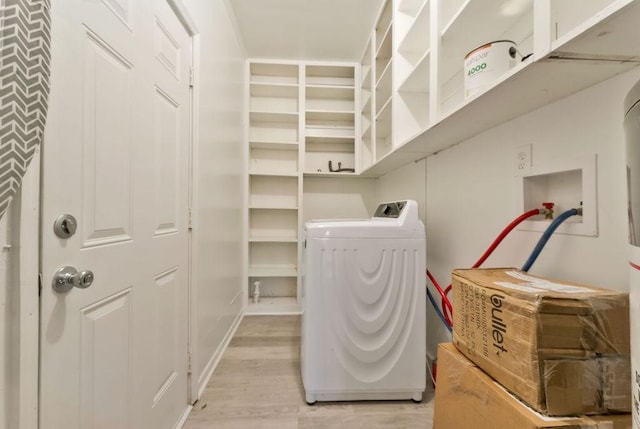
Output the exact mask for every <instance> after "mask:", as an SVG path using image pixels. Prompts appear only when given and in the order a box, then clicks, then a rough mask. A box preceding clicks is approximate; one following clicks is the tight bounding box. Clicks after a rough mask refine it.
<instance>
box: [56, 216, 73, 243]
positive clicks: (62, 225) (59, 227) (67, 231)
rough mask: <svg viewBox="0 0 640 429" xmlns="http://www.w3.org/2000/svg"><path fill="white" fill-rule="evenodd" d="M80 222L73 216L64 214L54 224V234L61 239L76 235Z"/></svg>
mask: <svg viewBox="0 0 640 429" xmlns="http://www.w3.org/2000/svg"><path fill="white" fill-rule="evenodd" d="M77 228H78V221H76V218H75V217H73V215H70V214H68V213H67V214H63V215H60V216H58V219H56V221H55V222H54V223H53V232H54V233H55V234H56V235H57V236H58V237H60V238H69V237H71V236H72V235H73V234H75V233H76V229H77Z"/></svg>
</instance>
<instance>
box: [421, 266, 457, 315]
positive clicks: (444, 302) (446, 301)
mask: <svg viewBox="0 0 640 429" xmlns="http://www.w3.org/2000/svg"><path fill="white" fill-rule="evenodd" d="M427 276H428V277H429V280H431V283H433V285H434V286H435V287H436V290H437V291H438V293H439V294H440V297H441V298H442V310H443V311H442V315H443V316H444V319H445V320H446V322H447V324H448V325H449V326H453V321H452V320H451V317H450V316H449V314H453V307H452V306H451V301H449V298H448V297H447V295H446V294H445V292H444V291H443V290H442V286H440V284H439V283H438V281H437V280H436V279H435V277H433V275H432V274H431V272H430V271H429V270H427ZM445 309H446V311H445Z"/></svg>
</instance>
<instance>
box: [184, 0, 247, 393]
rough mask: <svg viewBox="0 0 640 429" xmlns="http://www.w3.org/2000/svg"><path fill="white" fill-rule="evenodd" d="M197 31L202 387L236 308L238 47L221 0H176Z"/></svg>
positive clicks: (198, 375)
mask: <svg viewBox="0 0 640 429" xmlns="http://www.w3.org/2000/svg"><path fill="white" fill-rule="evenodd" d="M183 2H184V5H185V6H186V7H187V9H188V11H189V13H190V15H191V17H192V18H193V19H194V21H195V24H196V26H197V27H198V30H199V31H200V34H199V36H198V39H199V42H198V43H199V60H197V61H199V67H198V68H197V69H196V91H198V95H197V97H198V106H197V108H198V109H199V127H198V130H197V136H196V137H197V139H198V140H197V142H196V146H197V148H196V151H197V152H196V163H197V165H196V169H197V181H196V183H195V191H196V199H195V201H196V208H195V210H196V211H195V213H194V221H195V224H194V227H195V228H194V239H195V249H196V252H195V260H194V263H195V270H196V276H195V278H194V282H195V295H196V296H195V300H194V301H192V302H195V303H196V306H195V308H194V310H195V312H196V318H197V320H196V326H195V329H196V333H195V334H196V335H195V337H196V344H195V352H196V355H195V356H194V362H193V369H194V379H193V381H194V382H196V383H198V387H199V388H200V390H201V388H203V387H204V386H203V384H204V383H206V381H207V378H208V377H209V375H210V372H211V370H212V369H213V365H214V363H215V359H216V357H217V356H218V354H219V353H220V352H221V345H222V344H223V341H224V339H225V336H226V335H227V334H228V332H229V330H230V328H231V327H232V325H233V322H234V320H236V318H237V317H238V316H239V314H240V312H241V309H242V295H241V294H242V285H243V284H244V282H243V276H242V255H243V253H242V237H243V212H244V210H243V206H242V205H243V158H244V156H243V149H242V148H243V139H244V125H243V118H244V116H243V107H244V99H245V95H244V61H245V58H246V55H245V52H244V48H243V47H242V44H241V42H240V40H239V38H238V37H237V33H236V30H235V27H234V22H233V20H232V18H231V16H230V15H229V10H228V9H227V4H226V1H224V0H183Z"/></svg>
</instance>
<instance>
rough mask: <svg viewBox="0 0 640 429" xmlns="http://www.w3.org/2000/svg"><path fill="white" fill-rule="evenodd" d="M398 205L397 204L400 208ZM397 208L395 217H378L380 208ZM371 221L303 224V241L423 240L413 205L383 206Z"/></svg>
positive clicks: (315, 221)
mask: <svg viewBox="0 0 640 429" xmlns="http://www.w3.org/2000/svg"><path fill="white" fill-rule="evenodd" d="M400 203H401V204H400ZM398 204H399V205H400V206H401V212H400V213H399V215H398V216H397V217H380V216H381V215H380V214H378V211H380V208H381V207H386V206H389V205H395V206H397V205H398ZM378 211H377V212H376V215H374V216H373V217H372V218H371V219H341V220H340V219H327V220H312V221H309V222H307V223H305V225H304V228H305V236H306V237H307V238H424V237H425V231H424V225H423V224H422V222H421V221H420V219H419V218H418V205H417V203H416V202H415V201H411V200H409V201H402V202H398V203H383V204H381V205H380V206H378Z"/></svg>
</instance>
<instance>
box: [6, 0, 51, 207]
mask: <svg viewBox="0 0 640 429" xmlns="http://www.w3.org/2000/svg"><path fill="white" fill-rule="evenodd" d="M50 29H51V13H50V0H0V219H2V217H3V216H4V214H5V212H6V211H7V207H8V206H9V203H10V202H11V199H12V198H13V196H14V195H15V193H16V191H17V190H18V188H19V187H20V183H21V181H22V177H23V176H24V173H25V171H26V169H27V167H28V166H29V162H30V161H31V159H32V158H33V155H34V154H35V152H36V150H37V149H38V146H39V145H40V143H41V142H42V135H43V133H44V126H45V120H46V114H47V97H48V95H49V73H50V70H49V64H50V60H51V50H50V47H51V32H50Z"/></svg>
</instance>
